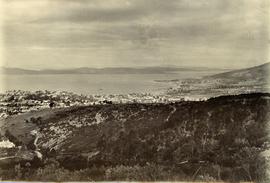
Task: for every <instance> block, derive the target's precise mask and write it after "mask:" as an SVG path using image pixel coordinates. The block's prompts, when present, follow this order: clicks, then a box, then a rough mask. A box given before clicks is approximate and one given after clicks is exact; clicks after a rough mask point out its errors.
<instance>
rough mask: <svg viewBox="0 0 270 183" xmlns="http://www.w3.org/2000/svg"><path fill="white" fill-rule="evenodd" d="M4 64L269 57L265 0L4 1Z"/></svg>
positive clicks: (246, 63)
mask: <svg viewBox="0 0 270 183" xmlns="http://www.w3.org/2000/svg"><path fill="white" fill-rule="evenodd" d="M2 5H3V6H2V7H3V10H4V11H2V13H3V15H4V16H3V18H2V23H1V24H0V26H1V27H2V28H1V30H2V38H1V50H2V54H1V55H2V59H1V65H0V66H5V67H19V68H28V69H48V68H55V69H67V68H75V67H76V68H78V67H92V68H101V67H136V66H163V65H176V66H198V67H201V66H208V67H220V68H222V67H225V68H226V67H227V68H228V67H230V68H245V67H250V66H255V65H260V64H263V63H266V62H269V60H268V54H269V50H268V44H269V41H268V37H269V35H268V34H269V32H268V22H269V20H268V4H267V1H266V0H253V1H249V2H247V1H244V0H240V1H233V0H224V1H218V0H201V1H188V0H178V1H173V2H170V3H168V2H164V1H162V0H149V1H147V2H145V1H143V0H107V1H105V0H104V1H103V0H93V1H85V0H77V1H72V0H58V1H53V0H12V1H7V0H4V1H3V2H2Z"/></svg>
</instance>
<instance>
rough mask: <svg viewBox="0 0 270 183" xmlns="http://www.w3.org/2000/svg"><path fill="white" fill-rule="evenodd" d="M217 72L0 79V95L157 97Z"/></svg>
mask: <svg viewBox="0 0 270 183" xmlns="http://www.w3.org/2000/svg"><path fill="white" fill-rule="evenodd" d="M215 73H217V72H215V71H212V72H202V71H200V72H198V71H189V72H181V73H174V74H110V75H106V74H86V75H73V74H68V75H64V74H63V75H0V77H1V83H0V84H1V85H0V86H1V88H0V92H4V91H6V90H28V91H36V90H50V91H71V92H75V93H78V94H127V93H134V92H135V93H157V92H162V91H165V90H166V89H167V88H169V87H173V86H174V84H173V83H171V82H156V81H155V80H172V79H180V80H181V79H186V78H195V77H202V76H205V75H211V74H215Z"/></svg>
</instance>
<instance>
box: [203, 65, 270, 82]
mask: <svg viewBox="0 0 270 183" xmlns="http://www.w3.org/2000/svg"><path fill="white" fill-rule="evenodd" d="M269 76H270V63H265V64H263V65H259V66H255V67H251V68H245V69H239V70H233V71H229V72H224V73H220V74H215V75H212V76H208V77H206V78H212V79H228V80H239V81H240V80H258V81H261V80H269V79H270V77H269Z"/></svg>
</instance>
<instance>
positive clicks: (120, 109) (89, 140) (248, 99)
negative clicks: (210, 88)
mask: <svg viewBox="0 0 270 183" xmlns="http://www.w3.org/2000/svg"><path fill="white" fill-rule="evenodd" d="M269 115H270V94H260V93H256V94H245V95H244V94H243V95H237V96H223V97H217V98H212V99H209V100H207V101H199V102H195V101H194V102H193V101H189V102H184V101H183V102H178V103H171V104H118V105H114V104H112V105H96V106H85V107H75V108H72V109H69V110H67V109H66V110H59V111H58V112H57V113H56V114H55V115H52V117H46V118H45V117H40V118H33V119H32V120H29V121H28V122H27V123H25V125H33V123H34V124H35V126H36V127H35V128H34V129H33V128H31V134H32V139H30V140H29V138H22V137H19V136H17V135H16V134H12V131H10V133H11V134H9V136H10V137H12V138H10V140H11V141H12V140H13V141H14V143H16V144H17V145H22V144H24V145H26V146H27V149H28V150H29V151H30V150H32V151H39V152H40V153H41V154H42V155H43V158H42V159H41V160H40V161H38V162H37V161H36V162H35V163H33V162H32V165H33V166H34V165H35V166H38V167H40V168H41V170H42V168H44V166H45V169H46V166H47V163H48V160H49V159H50V160H51V159H53V160H54V161H56V162H57V163H58V166H59V169H60V170H61V171H64V172H66V171H70V172H74V171H78V170H80V169H84V170H89V169H91V168H93V167H95V168H96V170H97V172H98V173H97V172H96V173H93V172H92V174H91V173H88V174H87V176H86V175H85V174H83V173H82V174H83V175H82V176H81V177H83V178H84V179H83V180H89V179H90V180H164V179H165V180H187V179H190V180H201V179H202V180H248V181H249V180H261V179H264V178H265V174H266V172H265V170H266V164H265V163H266V158H265V156H263V154H265V151H266V150H267V149H268V148H269V141H268V133H267V129H268V121H269V119H270V118H269V117H270V116H269ZM9 120H11V119H9ZM9 122H10V121H9ZM7 126H8V125H7ZM26 129H27V128H26ZM25 133H27V132H25ZM28 133H30V131H29V132H28ZM149 169H151V171H150V170H149ZM41 170H40V171H41ZM148 170H149V171H148ZM119 171H120V172H121V173H119ZM147 172H148V173H147ZM149 172H150V173H149ZM153 172H155V173H153ZM36 174H37V173H36ZM130 174H132V176H130ZM142 174H143V175H142ZM152 174H154V175H156V177H155V176H153V175H152ZM163 174H165V175H164V176H161V177H160V176H158V175H163ZM33 175H35V173H33ZM120 175H121V176H120ZM38 177H39V176H36V177H35V176H34V177H32V179H31V180H50V178H48V177H47V178H44V179H42V178H38ZM40 177H42V176H40ZM86 177H87V178H86ZM7 178H10V177H7ZM11 178H12V177H11ZM59 180H61V179H59Z"/></svg>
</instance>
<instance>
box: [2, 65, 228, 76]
mask: <svg viewBox="0 0 270 183" xmlns="http://www.w3.org/2000/svg"><path fill="white" fill-rule="evenodd" d="M208 70H209V71H210V70H220V71H221V72H222V71H225V69H215V68H207V67H174V66H166V67H108V68H88V67H81V68H74V69H44V70H30V69H21V68H8V67H2V68H0V73H2V74H17V75H27V74H29V75H30V74H168V73H176V72H181V71H208Z"/></svg>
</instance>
